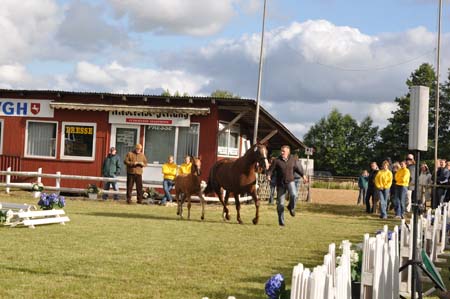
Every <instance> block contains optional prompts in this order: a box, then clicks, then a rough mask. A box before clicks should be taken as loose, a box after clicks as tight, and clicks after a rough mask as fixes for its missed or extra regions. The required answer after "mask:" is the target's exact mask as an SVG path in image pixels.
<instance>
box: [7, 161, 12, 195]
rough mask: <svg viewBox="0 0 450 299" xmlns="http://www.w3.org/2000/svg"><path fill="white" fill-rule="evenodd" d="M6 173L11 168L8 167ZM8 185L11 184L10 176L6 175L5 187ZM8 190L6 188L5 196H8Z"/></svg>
mask: <svg viewBox="0 0 450 299" xmlns="http://www.w3.org/2000/svg"><path fill="white" fill-rule="evenodd" d="M6 171H11V166H10V167H8V168H7V169H6ZM9 184H11V175H10V174H7V175H6V186H8V185H9ZM10 190H11V188H9V187H6V194H9V192H10Z"/></svg>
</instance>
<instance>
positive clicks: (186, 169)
mask: <svg viewBox="0 0 450 299" xmlns="http://www.w3.org/2000/svg"><path fill="white" fill-rule="evenodd" d="M191 167H192V162H191V157H190V156H186V157H184V163H183V164H181V165H180V168H178V175H180V174H190V173H191Z"/></svg>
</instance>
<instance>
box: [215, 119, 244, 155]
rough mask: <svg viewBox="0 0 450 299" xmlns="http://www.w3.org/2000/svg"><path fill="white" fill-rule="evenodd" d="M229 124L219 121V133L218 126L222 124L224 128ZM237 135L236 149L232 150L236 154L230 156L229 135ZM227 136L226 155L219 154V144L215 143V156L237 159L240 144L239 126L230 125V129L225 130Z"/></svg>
mask: <svg viewBox="0 0 450 299" xmlns="http://www.w3.org/2000/svg"><path fill="white" fill-rule="evenodd" d="M229 123H230V122H229V121H228V122H227V121H222V120H219V128H218V129H219V131H220V124H223V125H225V126H227V125H228V124H229ZM231 132H233V133H238V147H237V148H233V150H235V151H236V154H235V155H234V154H230V133H231ZM224 133H226V134H227V146H226V152H227V153H226V154H222V153H220V152H219V143H218V142H217V156H219V157H229V158H235V157H239V153H240V152H239V148H240V144H241V127H240V126H239V124H234V125H232V126H231V127H230V128H228V129H226V130H225V132H224ZM217 138H219V136H217ZM221 147H222V146H221Z"/></svg>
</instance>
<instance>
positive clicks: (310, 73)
mask: <svg viewBox="0 0 450 299" xmlns="http://www.w3.org/2000/svg"><path fill="white" fill-rule="evenodd" d="M259 41H260V35H259V34H253V35H249V36H242V37H241V38H240V39H235V40H219V41H216V42H214V43H211V44H209V45H207V46H205V47H203V48H202V49H201V50H200V51H198V50H195V51H191V52H188V51H185V52H184V53H170V54H168V55H167V56H166V57H162V58H161V60H160V65H161V66H162V67H163V68H168V69H170V68H173V67H175V66H176V67H178V68H183V69H185V70H186V71H187V72H189V73H197V74H201V75H204V76H207V77H210V78H212V80H211V83H210V85H209V86H207V87H206V88H205V90H204V92H205V93H208V92H210V91H212V90H215V89H228V90H230V91H233V92H234V93H238V94H240V95H243V96H247V97H252V98H254V97H255V91H256V82H257V74H258V55H259ZM433 41H434V34H433V33H430V32H428V31H426V30H425V29H424V28H415V29H412V30H409V31H407V32H404V33H395V34H385V35H380V36H369V35H365V34H363V33H361V32H360V31H358V30H357V29H355V28H350V27H345V26H342V27H341V26H336V25H333V24H331V23H330V22H328V21H324V20H317V21H306V22H304V23H296V22H294V23H292V24H291V25H290V26H287V27H280V28H276V29H273V30H271V31H269V32H267V34H266V39H265V60H264V74H263V76H264V78H263V87H262V88H263V94H262V98H264V99H266V100H267V101H274V100H275V99H277V101H301V102H311V101H314V102H323V101H327V100H342V101H365V102H373V103H376V102H382V101H388V100H393V98H394V97H395V96H399V95H402V94H404V93H405V92H406V86H405V84H404V82H405V80H406V78H407V77H408V76H409V74H410V73H411V72H412V71H413V70H414V69H415V68H416V67H418V65H419V64H420V63H422V62H423V61H430V60H432V59H433V55H432V50H433V48H434V44H433ZM424 54H428V56H424ZM418 57H420V59H415V58H418Z"/></svg>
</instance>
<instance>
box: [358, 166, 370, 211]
mask: <svg viewBox="0 0 450 299" xmlns="http://www.w3.org/2000/svg"><path fill="white" fill-rule="evenodd" d="M368 186H369V172H368V171H367V170H365V169H364V170H363V171H362V172H361V175H360V176H359V177H358V188H359V195H358V202H357V203H356V204H358V205H359V204H364V200H365V198H366V193H367V188H368Z"/></svg>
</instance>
